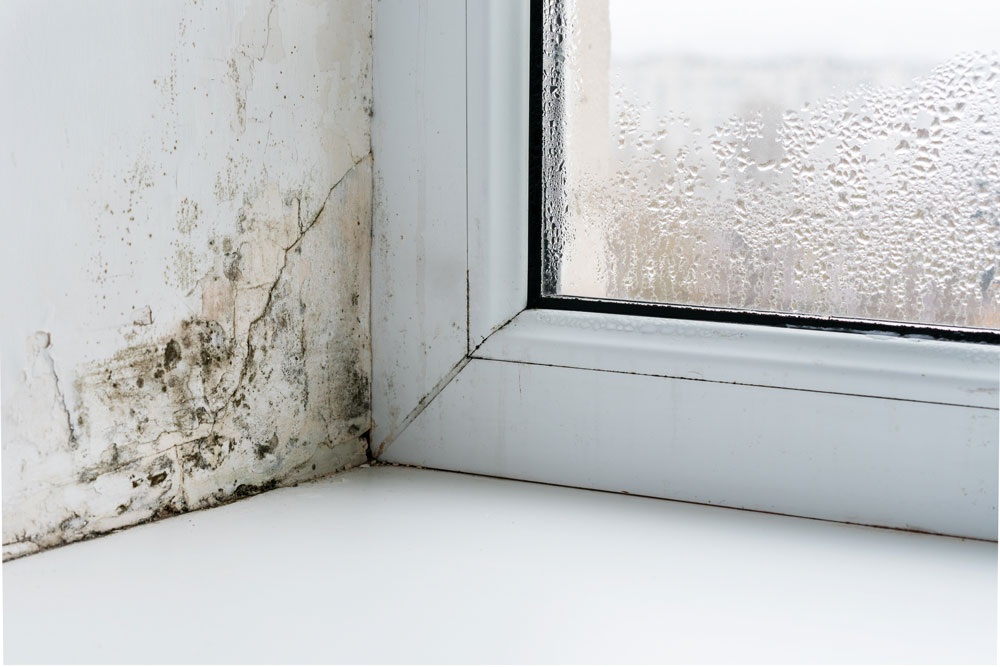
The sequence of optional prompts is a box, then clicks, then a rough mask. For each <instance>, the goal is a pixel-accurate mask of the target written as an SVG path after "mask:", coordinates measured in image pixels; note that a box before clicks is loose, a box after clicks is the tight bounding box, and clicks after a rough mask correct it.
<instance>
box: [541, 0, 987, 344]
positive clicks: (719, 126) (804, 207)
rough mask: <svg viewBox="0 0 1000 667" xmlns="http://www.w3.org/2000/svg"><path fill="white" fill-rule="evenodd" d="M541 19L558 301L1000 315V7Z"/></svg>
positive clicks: (547, 286) (824, 6)
mask: <svg viewBox="0 0 1000 667" xmlns="http://www.w3.org/2000/svg"><path fill="white" fill-rule="evenodd" d="M545 11H546V23H545V25H546V34H545V40H544V41H545V47H544V68H545V75H544V85H545V96H544V101H543V110H544V113H545V115H546V118H545V124H544V125H543V142H544V149H545V150H544V156H543V170H544V172H545V194H544V196H545V207H546V215H545V223H544V234H545V236H546V239H545V248H546V258H545V267H544V275H545V277H544V279H543V289H544V290H545V291H546V293H548V294H562V295H574V296H589V297H604V298H613V299H628V300H641V301H655V302H662V303H674V304H687V305H699V306H711V307H723V308H737V309H748V310H758V311H776V312H789V313H799V314H806V315H819V316H833V317H844V318H869V319H879V320H891V321H904V322H920V323H928V324H941V325H957V326H970V327H991V328H995V327H998V326H1000V284H998V283H1000V275H997V273H998V271H997V263H998V260H1000V56H998V53H997V46H998V45H1000V2H995V1H989V2H985V1H982V2H971V1H968V0H957V1H951V2H948V3H942V2H939V1H934V2H920V1H913V0H910V1H907V2H891V1H885V0H883V1H882V2H878V1H876V0H864V1H858V0H817V1H810V2H805V1H802V0H788V1H775V0H772V1H756V2H751V1H748V0H699V2H666V1H663V0H565V1H562V0H558V1H555V2H553V1H551V0H550V1H549V2H548V3H547V4H546V8H545Z"/></svg>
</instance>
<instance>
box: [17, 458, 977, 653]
mask: <svg viewBox="0 0 1000 667" xmlns="http://www.w3.org/2000/svg"><path fill="white" fill-rule="evenodd" d="M3 574H4V635H5V645H4V659H5V661H6V662H146V663H148V662H157V663H163V662H166V663H171V662H216V661H225V662H254V663H258V662H277V663H287V662H398V661H405V662H426V661H431V662H454V661H459V662H467V661H468V662H519V661H534V662H551V661H574V662H595V661H596V662H607V661H614V662H623V661H625V662H628V661H632V662H648V661H653V662H733V661H735V662H758V661H759V662H788V661H792V662H816V661H823V662H856V661H863V662H884V661H890V662H900V661H901V662H995V660H996V621H997V545H996V544H995V543H989V542H979V541H972V540H960V539H954V538H945V537H936V536H929V535H920V534H914V533H905V532H898V531H890V530H879V529H872V528H863V527H858V526H848V525H842V524H834V523H829V522H822V521H813V520H807V519H796V518H790V517H782V516H774V515H767V514H759V513H752V512H742V511H738V510H729V509H722V508H714V507H706V506H699V505H690V504H683V503H675V502H669V501H663V500H653V499H647V498H638V497H629V496H624V495H617V494H607V493H600V492H594V491H583V490H576V489H567V488H559V487H552V486H544V485H538V484H530V483H523V482H514V481H506V480H496V479H489V478H483V477H475V476H469V475H461V474H454V473H444V472H436V471H430V470H415V469H407V468H393V467H377V468H369V469H360V470H355V471H351V472H348V473H345V474H342V475H338V476H335V477H332V478H328V479H326V480H321V481H320V482H317V483H313V484H304V485H301V486H299V487H297V488H294V489H280V490H276V491H272V492H269V493H266V494H263V495H261V496H257V497H254V498H251V499H248V500H246V501H242V502H239V503H235V504H233V505H229V506H227V507H223V508H218V509H215V510H212V511H210V512H196V513H192V514H187V515H183V516H179V517H175V518H172V519H167V520H164V521H161V522H158V523H155V524H150V525H146V526H141V527H138V528H134V529H131V530H128V531H125V532H122V533H118V534H115V535H111V536H108V537H104V538H101V539H97V540H92V541H89V542H85V543H80V544H76V545H72V546H69V547H65V548H62V549H56V550H53V551H49V552H47V553H43V554H40V555H37V556H32V557H28V558H23V559H20V560H17V561H13V562H10V563H7V564H5V565H4V566H3Z"/></svg>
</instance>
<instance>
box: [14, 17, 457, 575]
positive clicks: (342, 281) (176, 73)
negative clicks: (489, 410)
mask: <svg viewBox="0 0 1000 667" xmlns="http://www.w3.org/2000/svg"><path fill="white" fill-rule="evenodd" d="M0 90H2V91H3V94H2V95H0V127H2V128H3V129H2V140H0V194H2V201H3V208H2V213H0V228H2V231H3V234H2V243H0V277H2V287H0V293H2V299H3V301H2V306H3V316H2V318H0V340H2V345H0V351H2V356H0V365H2V396H3V421H2V428H3V437H2V445H3V544H4V552H3V553H4V557H5V558H9V557H12V556H17V555H21V554H25V553H30V552H32V551H34V550H37V549H38V548H44V547H48V546H54V545H58V544H61V543H64V542H67V541H72V540H76V539H80V538H83V537H86V536H89V535H93V534H100V533H102V532H106V531H108V530H112V529H115V528H118V527H122V526H127V525H132V524H135V523H139V522H142V521H146V520H149V519H151V518H156V517H159V516H162V515H165V514H170V513H173V512H177V511H184V510H188V509H193V508H199V507H205V506H210V505H213V504H217V503H220V502H225V501H227V500H229V499H231V498H233V497H238V496H241V495H245V494H248V493H252V492H255V491H257V490H260V489H263V488H270V487H271V486H273V485H276V484H288V483H293V482H295V481H297V480H301V479H306V478H310V477H314V476H318V475H320V474H324V473H327V472H330V471H332V470H336V469H339V468H342V467H345V466H348V465H351V464H354V463H358V462H360V461H363V460H365V446H366V444H367V432H368V430H369V427H370V412H369V404H370V400H369V391H370V382H369V377H370V363H371V362H370V337H369V305H368V302H369V283H370V268H369V252H370V238H371V237H370V233H371V227H370V224H371V213H370V207H371V170H372V165H371V157H370V138H369V127H370V115H371V105H372V91H371V5H370V2H366V1H365V0H340V1H337V0H324V1H307V0H302V1H295V2H281V3H276V2H272V3H268V2H265V1H263V0H246V1H243V2H237V1H234V0H212V1H211V2H204V1H202V2H199V1H198V0H189V1H185V2H172V1H171V2H141V3H136V2H128V1H124V0H120V1H115V0H103V1H102V2H99V3H78V2H68V1H65V2H63V1H54V0H46V1H44V2H29V1H22V0H14V1H10V0H8V1H7V2H4V3H2V4H0ZM463 337H464V334H463Z"/></svg>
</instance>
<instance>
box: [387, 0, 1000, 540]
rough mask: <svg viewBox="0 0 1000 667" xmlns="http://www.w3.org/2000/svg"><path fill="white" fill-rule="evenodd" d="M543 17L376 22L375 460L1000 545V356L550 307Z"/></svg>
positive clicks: (643, 312)
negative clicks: (538, 219)
mask: <svg viewBox="0 0 1000 667" xmlns="http://www.w3.org/2000/svg"><path fill="white" fill-rule="evenodd" d="M662 4H664V5H666V6H671V7H673V6H676V5H678V4H679V3H662ZM541 9H542V4H541V3H540V2H537V1H536V2H534V3H533V2H531V1H530V0H522V1H520V2H518V1H513V0H468V1H465V0H448V1H445V0H441V1H435V2H398V3H378V4H377V5H376V8H375V40H376V44H378V42H379V41H380V40H381V41H383V42H384V43H390V44H392V48H388V49H380V48H376V49H375V56H374V58H375V60H374V67H375V70H376V73H375V76H374V81H375V82H376V89H375V107H376V113H375V117H374V119H373V125H372V143H373V151H374V154H375V160H374V164H375V179H374V180H375V206H374V215H373V227H374V230H373V232H374V235H373V248H372V252H373V257H374V258H376V259H377V261H373V274H372V322H373V323H375V325H374V326H373V328H372V329H373V338H372V348H373V349H372V352H373V380H372V382H373V392H372V393H373V406H372V409H373V416H374V421H375V429H374V435H373V440H372V446H373V448H374V451H376V452H378V454H379V456H380V458H381V459H383V460H386V461H392V462H399V463H408V464H415V465H421V466H426V467H433V468H441V469H447V470H460V471H464V472H473V473H483V474H489V475H496V476H500V477H510V478H514V479H526V480H535V481H543V482H550V483H556V484H566V485H572V486H579V487H584V488H594V489H604V490H608V491H626V492H628V493H633V494H643V495H648V496H655V497H661V498H671V499H677V500H686V501H694V502H705V503H711V504H715V505H726V506H732V507H741V508H748V509H757V510H766V511H771V512H778V513H783V514H793V515H800V516H808V517H814V518H821V519H832V520H837V521H851V522H858V523H865V524H874V525H880V526H891V527H897V528H911V529H916V530H924V531H929V532H935V533H945V534H950V535H961V536H965V537H974V538H980V539H991V540H995V539H996V536H997V487H998V485H997V469H998V443H997V434H998V432H1000V418H998V415H1000V410H998V402H1000V387H998V384H1000V382H998V377H1000V347H998V346H996V345H987V344H974V343H969V342H959V341H953V340H946V339H944V337H943V336H941V335H937V333H936V331H931V332H930V333H932V334H934V335H924V336H901V335H898V334H899V332H898V331H896V332H891V331H890V332H889V333H890V334H892V335H884V333H886V332H885V331H884V330H880V331H877V332H874V331H868V332H866V333H845V332H843V329H844V324H843V323H840V324H838V323H835V322H834V323H831V321H830V320H827V319H823V318H822V317H821V318H818V319H820V320H821V321H820V322H818V323H817V324H819V325H821V326H820V328H803V327H791V326H758V325H757V323H756V322H757V321H756V320H755V319H754V318H756V317H761V318H763V317H769V316H770V314H768V313H763V314H762V313H760V312H759V311H751V310H742V311H740V312H741V313H742V315H741V318H742V319H741V321H728V320H727V319H726V318H725V317H722V316H721V315H720V316H713V315H712V311H714V310H719V311H720V312H721V313H722V314H723V315H725V314H728V313H730V312H731V311H728V310H724V309H722V308H714V309H712V308H691V310H698V311H699V313H698V317H697V318H695V319H692V318H691V317H690V316H687V315H685V314H684V312H683V311H675V312H672V313H670V315H669V316H667V317H663V316H661V315H663V314H665V313H664V311H663V310H662V308H664V307H663V306H662V305H660V304H655V303H653V304H648V303H643V302H627V303H630V304H631V305H629V308H628V309H626V308H624V307H622V306H621V302H617V301H611V300H607V299H597V298H593V297H589V298H588V297H576V296H573V297H568V296H565V295H564V294H553V292H552V291H549V292H548V293H547V294H548V296H546V297H545V298H540V297H541V295H542V291H541V271H540V269H541V261H540V260H541V252H540V245H541V234H530V233H529V212H530V211H538V210H539V207H540V205H541V199H540V198H539V196H540V193H541V189H540V181H539V180H538V179H537V178H536V176H538V175H539V174H540V173H541V171H540V170H541V164H540V153H539V152H538V151H537V150H533V147H537V146H538V145H539V143H538V137H537V136H534V137H532V136H530V134H531V131H534V132H536V133H537V131H538V129H539V128H540V126H539V125H538V124H537V122H534V121H537V119H538V117H539V116H538V115H537V112H538V110H540V108H541V96H540V93H541V92H542V90H541V88H540V87H539V86H538V85H533V83H532V77H535V78H534V81H535V83H537V82H538V81H540V80H541V79H540V75H541V71H540V69H539V66H540V62H539V61H538V60H537V59H536V60H535V61H534V62H531V60H530V57H529V56H530V53H531V44H532V41H534V42H535V43H536V44H538V43H540V42H539V40H540V38H541V32H540V29H541V22H540V21H534V22H532V20H531V18H532V12H534V13H535V15H536V16H540V14H539V12H540V10H541ZM529 98H530V99H529ZM533 123H534V124H533ZM532 174H533V175H532ZM529 199H531V201H530V205H529ZM529 244H531V245H533V247H532V248H530V249H529ZM529 263H530V264H532V267H533V269H537V270H532V271H530V272H529V269H528V266H529ZM979 268H982V267H979ZM977 270H978V268H977ZM529 277H530V279H531V281H533V282H534V285H533V286H529V284H528V283H529ZM561 277H562V276H560V278H561ZM565 284H568V283H563V285H565ZM558 286H559V285H558V284H557V287H558ZM991 289H992V288H991ZM638 296H639V297H640V298H650V297H649V296H646V295H644V294H639V295H638ZM654 296H656V298H661V297H659V296H658V295H654ZM609 304H610V305H609ZM685 307H687V308H690V307H688V306H685ZM602 308H603V309H604V310H606V311H614V312H595V311H599V310H600V309H602ZM588 309H589V310H588ZM616 309H618V310H616ZM630 309H631V310H630ZM688 312H690V311H688ZM650 313H652V314H655V315H656V316H655V317H650V316H647V315H648V314H650ZM731 319H732V318H731ZM786 322H787V320H786ZM859 322H860V324H859V325H858V326H854V325H853V324H852V325H851V326H850V327H849V328H850V329H863V327H864V325H866V324H871V321H870V320H859ZM878 324H879V325H881V322H879V323H878ZM916 326H917V327H920V326H924V325H916ZM913 331H914V330H913V329H910V332H913ZM977 335H982V336H983V337H984V338H989V337H990V336H993V335H994V332H992V331H983V330H981V329H980V330H978V331H977Z"/></svg>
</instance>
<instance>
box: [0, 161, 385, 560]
mask: <svg viewBox="0 0 1000 667" xmlns="http://www.w3.org/2000/svg"><path fill="white" fill-rule="evenodd" d="M370 192H371V160H370V158H369V157H365V158H364V159H362V160H361V161H360V162H359V163H357V164H356V165H355V166H353V167H352V168H351V169H350V171H349V172H348V173H347V174H346V175H345V176H344V178H343V179H341V180H340V181H339V182H338V183H337V184H336V185H335V186H334V187H333V188H331V190H330V192H329V194H328V197H327V200H326V202H325V204H324V206H323V207H322V208H321V209H320V211H319V212H318V213H317V214H316V216H315V217H314V219H312V220H310V221H307V222H306V224H305V225H304V227H303V231H302V232H299V233H295V234H294V235H293V236H292V237H291V240H290V242H289V243H288V245H287V247H280V246H276V248H277V251H278V254H280V255H281V258H280V261H273V262H267V261H262V262H260V263H259V264H258V265H257V267H256V269H254V271H248V272H247V273H246V274H243V273H238V274H237V273H233V272H232V271H229V272H228V273H229V275H228V276H227V275H226V272H227V270H226V268H225V264H224V263H222V262H220V263H219V264H218V266H217V267H216V271H217V273H218V275H214V274H213V275H209V276H206V278H205V279H203V283H204V282H206V281H216V282H217V281H220V280H224V281H225V282H226V283H227V284H229V285H230V287H231V288H232V289H233V290H234V291H235V292H237V293H239V291H240V290H241V289H245V290H249V291H251V292H253V291H254V290H256V289H257V286H256V284H255V283H257V282H258V281H262V282H264V283H265V285H266V286H265V288H264V289H263V293H262V294H261V295H260V296H259V297H255V298H252V299H250V300H248V301H247V302H246V303H250V304H253V303H256V302H262V303H261V305H260V306H259V311H258V313H257V314H256V316H254V317H252V318H251V317H247V316H246V314H245V313H237V312H230V313H227V314H225V315H226V316H225V318H224V321H222V322H220V321H217V320H212V319H204V318H200V317H192V318H190V319H185V320H183V321H181V322H180V323H179V324H178V325H177V326H176V328H175V330H174V331H173V332H172V333H171V334H169V335H167V336H165V337H164V338H163V339H161V340H159V341H156V342H155V343H151V344H140V345H135V346H131V347H127V348H124V349H122V350H120V351H118V352H117V353H115V354H114V355H113V356H111V357H110V358H108V359H104V360H101V361H99V362H96V363H93V364H91V365H90V366H89V367H87V368H86V369H84V370H83V371H81V372H80V374H79V375H78V376H77V378H76V380H75V383H74V387H75V391H74V394H75V396H76V397H77V399H76V403H75V404H74V405H72V406H67V405H66V404H65V401H64V399H63V395H62V393H61V391H60V389H59V384H58V378H57V376H56V374H55V369H54V364H53V361H52V356H51V353H50V352H51V349H52V348H53V346H52V345H51V342H50V338H49V336H48V335H47V334H45V333H38V334H36V335H35V336H34V337H33V338H32V339H31V341H29V354H30V355H31V358H30V359H29V368H31V369H32V374H31V378H29V382H28V383H26V386H27V387H28V389H29V392H28V397H27V399H28V400H30V401H32V402H34V403H36V404H43V405H45V406H46V410H47V411H48V415H49V417H48V418H47V420H46V421H47V422H49V423H47V424H43V426H45V428H46V429H48V432H46V433H44V434H41V433H40V434H39V435H43V436H44V440H45V442H46V446H48V447H52V446H53V443H60V446H58V447H56V450H57V451H55V452H41V451H40V453H44V454H45V456H47V457H50V458H49V463H50V464H51V463H52V462H54V461H55V460H56V459H57V458H60V457H61V458H62V459H64V461H65V463H64V466H63V467H64V468H65V469H66V470H67V471H76V472H75V473H73V474H71V475H69V476H68V477H67V478H65V479H57V478H56V477H55V476H53V475H52V474H51V471H49V470H46V472H45V474H44V475H43V476H40V478H39V479H37V480H36V481H37V487H36V491H35V492H34V493H32V494H31V496H30V497H25V496H22V497H19V498H11V499H9V501H7V502H5V507H4V531H5V554H6V555H7V556H8V557H10V556H16V555H22V554H23V553H26V552H30V551H33V550H35V549H38V548H44V547H49V546H55V545H57V544H62V543H65V542H70V541H74V540H77V539H81V538H84V537H88V536H92V535H95V534H100V533H103V532H107V531H108V530H113V529H115V528H118V527H121V526H123V525H130V524H134V523H140V522H142V521H147V520H150V519H154V518H160V517H162V516H167V515H171V514H175V513H177V512H182V511H186V510H191V509H198V508H203V507H209V506H212V505H217V504H219V503H224V502H228V501H230V500H233V499H235V498H241V497H244V496H247V495H250V494H251V493H255V492H257V491H260V490H264V489H268V488H274V487H275V486H277V485H281V484H291V483H296V482H299V481H303V480H305V479H310V478H313V477H316V476H319V475H323V474H329V473H331V472H334V471H337V470H341V469H344V468H346V467H349V466H352V465H356V464H359V463H363V462H364V461H365V460H366V458H367V456H366V444H367V443H366V440H365V438H364V437H363V434H364V433H365V432H367V430H368V428H369V425H370V416H369V409H370V405H369V397H368V383H369V381H368V374H369V365H368V364H369V359H370V354H369V352H368V344H369V343H368V333H367V327H366V324H365V322H366V321H367V307H368V305H367V304H368V295H367V289H368V280H367V260H366V259H365V258H367V256H368V252H369V246H368V244H369V238H368V227H367V225H361V226H359V225H358V224H357V221H358V220H368V219H369V218H370V205H371V198H370ZM270 196H271V194H267V193H265V195H264V197H270ZM251 208H254V207H251ZM279 215H284V213H280V214H279ZM272 222H273V220H272ZM273 228H274V225H273V224H265V221H264V220H263V219H262V218H261V217H256V218H254V222H253V224H252V225H249V229H250V230H253V229H267V230H269V231H268V233H267V234H263V235H261V236H258V237H257V238H253V237H250V236H244V238H243V240H242V246H243V248H244V249H245V251H246V253H247V254H248V255H254V254H256V255H260V256H268V257H270V256H271V255H273V254H274V250H275V247H269V244H272V243H274V242H276V241H277V240H280V239H275V238H274V235H273V234H271V231H273ZM293 229H294V230H296V231H297V225H296V226H295V228H293ZM332 249H339V250H340V252H339V253H333V252H331V250H332ZM262 267H264V268H262ZM265 270H270V271H272V274H271V276H270V281H269V282H270V284H269V285H267V284H266V283H268V281H267V280H265V276H263V275H261V272H262V271H265ZM203 303H205V302H204V301H203ZM229 303H231V304H232V308H233V309H236V308H238V307H239V305H238V304H241V303H244V302H242V301H241V300H240V299H238V298H237V299H232V300H230V301H229ZM209 309H210V310H212V314H214V315H218V312H216V310H215V307H214V306H211V307H210V308H209ZM234 322H236V324H235V326H234V325H233V323H234ZM21 400H24V399H23V398H22V399H21ZM32 413H33V414H36V415H37V414H39V413H40V411H39V410H33V411H32ZM19 426H20V427H21V429H23V430H25V431H32V430H37V429H36V428H35V424H34V423H32V424H21V425H19ZM21 429H19V431H20V430H21ZM80 442H82V443H83V444H84V446H83V447H80V448H78V444H79V443H80ZM124 482H127V483H124ZM69 496H73V497H74V498H82V499H83V500H84V502H83V503H80V502H76V501H74V502H68V501H67V499H68V497H69ZM94 496H99V498H95V497H94ZM5 500H6V499H5ZM35 503H44V504H45V505H46V507H47V508H49V509H52V508H54V507H62V512H61V513H60V512H55V513H52V514H50V515H49V517H47V519H46V520H45V521H44V522H40V521H39V520H38V518H37V517H34V516H32V515H31V514H29V513H25V511H24V508H25V507H30V506H31V505H32V504H35ZM8 508H10V510H11V511H8ZM8 529H10V532H8ZM8 547H9V548H8Z"/></svg>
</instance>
